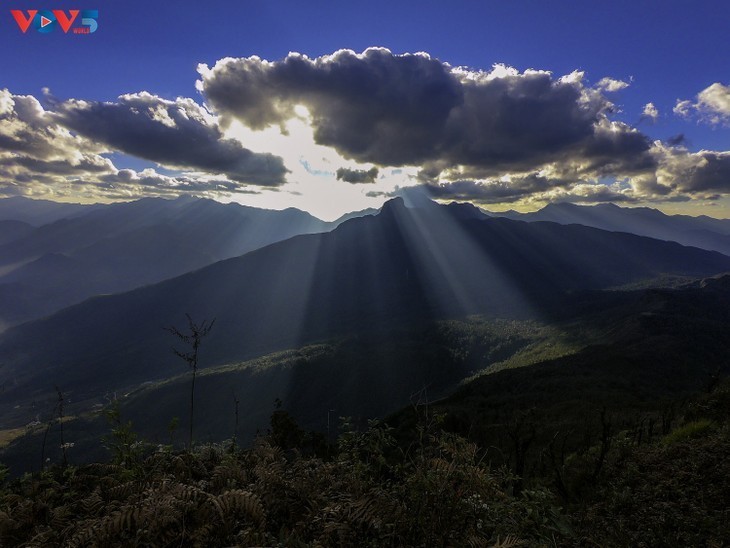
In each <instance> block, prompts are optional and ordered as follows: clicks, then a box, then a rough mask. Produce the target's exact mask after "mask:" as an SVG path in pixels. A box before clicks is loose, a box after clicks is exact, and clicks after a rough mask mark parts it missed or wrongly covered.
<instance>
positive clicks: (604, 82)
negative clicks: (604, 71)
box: [596, 77, 629, 93]
mask: <svg viewBox="0 0 730 548" xmlns="http://www.w3.org/2000/svg"><path fill="white" fill-rule="evenodd" d="M627 87H629V84H628V83H627V82H624V81H623V80H616V79H614V78H608V77H606V78H601V80H599V81H598V83H597V84H596V88H597V89H600V90H602V91H607V92H609V93H613V92H616V91H621V90H622V89H626V88H627Z"/></svg>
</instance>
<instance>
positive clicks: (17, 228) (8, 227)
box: [0, 220, 33, 245]
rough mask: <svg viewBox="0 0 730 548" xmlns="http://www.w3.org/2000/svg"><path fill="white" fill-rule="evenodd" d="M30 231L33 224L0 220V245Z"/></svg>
mask: <svg viewBox="0 0 730 548" xmlns="http://www.w3.org/2000/svg"><path fill="white" fill-rule="evenodd" d="M32 231H33V225H30V224H28V223H24V222H23V221H12V220H9V221H0V245H3V244H7V243H9V242H12V241H13V240H17V239H19V238H22V237H24V236H27V235H28V234H29V233H30V232H32Z"/></svg>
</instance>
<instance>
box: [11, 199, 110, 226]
mask: <svg viewBox="0 0 730 548" xmlns="http://www.w3.org/2000/svg"><path fill="white" fill-rule="evenodd" d="M100 207H103V206H102V205H101V204H90V205H87V204H66V203H61V202H52V201H50V200H34V199H31V198H25V197H23V196H14V197H12V198H3V199H0V221H22V222H24V223H28V224H30V225H33V226H42V225H45V224H48V223H52V222H55V221H58V220H60V219H68V218H70V217H74V216H76V215H79V214H82V213H86V212H89V211H92V210H94V209H97V208H100Z"/></svg>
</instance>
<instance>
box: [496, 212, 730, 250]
mask: <svg viewBox="0 0 730 548" xmlns="http://www.w3.org/2000/svg"><path fill="white" fill-rule="evenodd" d="M489 215H492V216H501V217H506V218H508V219H514V220H520V221H530V222H532V221H550V222H554V223H560V224H573V223H574V224H581V225H584V226H592V227H595V228H601V229H603V230H611V231H616V232H630V233H632V234H638V235H640V236H649V237H650V238H657V239H659V240H667V241H672V242H678V243H680V244H682V245H690V246H694V247H699V248H701V249H709V250H713V251H719V252H721V253H724V254H726V255H730V219H713V218H712V217H707V216H705V215H701V216H699V217H690V216H688V215H666V214H665V213H662V212H661V211H658V210H656V209H651V208H648V207H636V208H624V207H619V206H617V205H615V204H599V205H594V206H585V205H576V204H571V203H556V204H549V205H547V206H545V207H544V208H542V209H541V210H539V211H535V212H533V213H518V212H517V211H512V210H510V211H505V212H501V213H491V212H490V213H489Z"/></svg>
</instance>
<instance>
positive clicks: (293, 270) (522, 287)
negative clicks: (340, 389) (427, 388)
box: [0, 200, 730, 416]
mask: <svg viewBox="0 0 730 548" xmlns="http://www.w3.org/2000/svg"><path fill="white" fill-rule="evenodd" d="M470 211H471V208H470V207H469V206H467V207H461V206H453V205H452V206H437V205H432V206H429V207H425V208H418V209H407V208H405V207H404V205H403V202H402V201H401V200H393V201H391V202H388V203H387V204H386V205H385V206H384V207H383V210H382V211H381V213H380V214H379V215H377V216H367V217H363V218H358V219H352V220H350V221H347V222H345V223H343V224H342V225H340V226H339V227H338V228H337V229H335V230H333V231H331V232H329V233H322V234H313V235H302V236H297V237H294V238H291V239H289V240H286V241H283V242H279V243H276V244H273V245H270V246H267V247H264V248H261V249H258V250H256V251H253V252H251V253H248V254H246V255H243V256H241V257H237V258H233V259H228V260H225V261H221V262H218V263H215V264H213V265H211V266H208V267H205V268H203V269H200V270H198V271H195V272H192V273H188V274H185V275H183V276H180V277H178V278H174V279H171V280H167V281H165V282H162V283H159V284H155V285H152V286H147V287H143V288H139V289H136V290H134V291H131V292H129V293H123V294H117V295H111V296H106V297H97V298H94V299H91V300H88V301H85V302H84V303H81V304H79V305H76V306H73V307H70V308H68V309H65V310H63V311H61V312H59V313H57V314H55V315H53V316H51V317H49V318H47V319H44V320H39V321H34V322H31V323H28V324H25V325H22V326H18V327H16V328H12V329H9V330H8V331H6V332H5V333H3V334H2V335H1V336H0V363H3V364H4V366H3V368H2V369H0V375H1V377H0V380H2V383H3V387H4V390H5V398H4V399H5V401H6V402H8V404H11V403H13V402H18V400H19V399H20V398H23V399H26V398H27V399H32V398H33V397H34V395H37V394H38V393H39V391H43V390H47V388H48V386H50V385H52V384H53V383H62V384H63V385H64V389H65V390H68V391H70V392H72V393H73V394H74V398H75V399H76V400H77V401H79V400H82V399H84V398H87V397H90V396H93V395H98V394H100V393H104V392H105V391H107V390H115V389H118V388H120V387H122V386H128V385H134V384H136V383H138V382H141V381H147V380H154V379H160V378H164V377H167V376H169V375H171V374H176V373H179V368H180V364H179V363H178V362H177V360H176V358H175V357H174V356H173V355H172V354H171V352H170V346H171V344H173V343H174V342H175V341H173V340H172V339H171V337H170V335H169V334H168V333H166V332H165V331H163V330H162V327H163V326H170V325H181V323H182V322H184V314H185V313H190V314H191V315H192V317H193V318H195V319H197V320H198V321H200V320H201V319H203V318H207V319H211V318H216V325H215V329H214V330H213V332H212V333H211V335H210V336H209V338H208V339H207V340H206V344H205V352H204V356H205V357H204V362H205V364H206V365H214V364H224V363H229V362H232V361H239V360H242V359H246V358H250V357H253V356H256V355H261V354H264V353H267V352H271V351H274V350H278V349H285V348H296V347H299V346H302V345H303V344H305V343H308V342H311V341H318V340H322V339H326V338H331V337H335V336H341V335H346V334H348V333H355V332H360V331H363V330H365V331H369V332H372V331H374V330H380V331H382V332H384V333H387V332H389V331H390V330H391V328H392V327H393V325H396V324H397V323H398V322H416V321H425V320H431V319H433V318H440V317H459V316H464V315H466V314H472V313H484V314H487V315H490V316H492V317H516V318H530V317H536V318H540V317H544V316H545V315H546V314H551V313H552V312H551V311H555V310H560V309H561V307H563V305H564V302H565V301H564V298H565V295H566V293H568V292H571V291H577V290H587V289H600V288H606V287H613V286H617V285H621V284H627V283H632V282H636V281H639V280H645V279H648V278H653V277H656V276H659V275H662V274H674V275H693V276H704V275H708V274H714V273H717V272H722V271H727V270H730V257H726V256H724V255H721V254H719V253H715V252H708V251H704V250H700V249H696V248H689V247H683V246H681V245H679V244H676V243H671V242H663V241H659V240H653V239H649V238H644V237H640V236H635V235H631V234H626V233H614V232H607V231H602V230H598V229H594V228H588V227H584V226H580V225H560V224H556V223H544V222H537V223H524V222H518V221H511V220H508V219H500V218H496V219H479V218H471V217H472V215H471V213H469V212H470ZM464 217H466V219H465V218H464ZM39 341H42V343H39ZM6 416H7V415H6Z"/></svg>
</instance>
